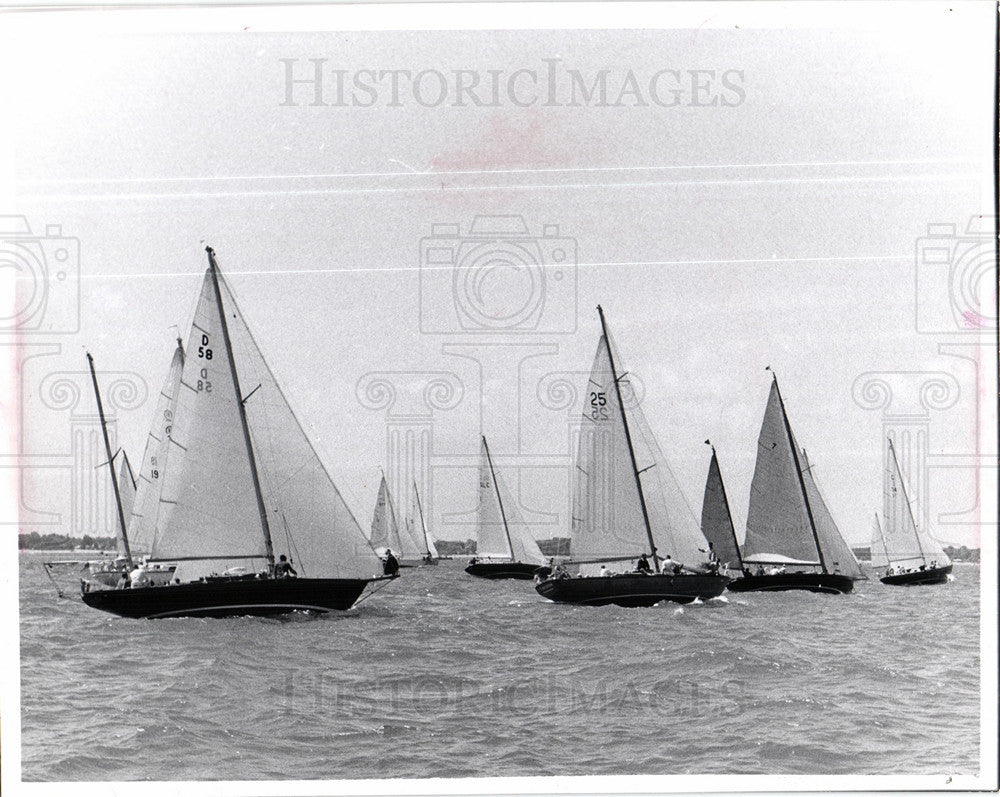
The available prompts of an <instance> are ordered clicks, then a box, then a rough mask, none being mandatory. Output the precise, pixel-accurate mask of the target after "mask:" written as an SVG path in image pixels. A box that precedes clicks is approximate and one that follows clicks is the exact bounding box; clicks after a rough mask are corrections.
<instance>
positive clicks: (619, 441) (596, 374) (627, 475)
mask: <svg viewBox="0 0 1000 797" xmlns="http://www.w3.org/2000/svg"><path fill="white" fill-rule="evenodd" d="M597 312H598V314H599V316H600V319H601V332H602V334H601V338H600V341H599V342H598V345H597V354H596V356H595V358H594V365H593V368H592V370H591V373H590V379H589V381H588V382H587V389H586V395H585V398H584V410H583V420H582V424H583V426H582V428H581V430H580V436H579V446H578V452H577V461H576V479H575V482H576V485H575V492H574V497H573V508H572V520H571V522H572V528H571V542H570V554H571V557H572V559H571V560H570V561H569V562H565V563H563V564H564V565H570V566H575V567H576V568H577V570H578V575H577V577H572V576H570V575H569V573H568V571H567V569H566V567H565V566H559V567H557V568H556V570H555V571H554V572H553V574H552V575H551V576H550V577H548V578H546V579H544V580H542V581H540V582H539V583H537V584H536V585H535V589H536V590H537V591H538V592H539V593H540V594H541V595H543V596H544V597H546V598H549V599H550V600H553V601H562V602H567V603H580V604H587V605H592V606H603V605H607V604H611V603H614V604H617V605H619V606H652V605H654V604H656V603H659V602H660V601H663V600H672V601H677V602H680V603H689V602H691V601H693V600H695V599H701V600H706V599H708V598H714V597H717V596H719V595H721V594H722V593H723V591H725V589H726V584H727V583H728V582H729V579H728V578H727V577H726V576H724V575H721V574H719V573H718V568H717V566H716V564H715V563H711V562H708V561H706V556H705V553H704V550H705V549H706V548H707V541H706V540H705V538H704V536H702V533H701V531H700V529H699V528H698V521H697V520H696V519H695V517H694V514H693V513H692V511H691V508H690V507H689V506H688V504H687V501H686V500H685V498H684V495H683V493H682V492H681V489H680V486H679V485H678V484H677V481H676V479H675V478H674V476H673V473H672V472H671V470H670V466H669V465H668V464H667V461H666V459H665V458H664V456H663V453H662V452H661V451H660V447H659V444H658V443H657V442H656V439H655V437H654V436H653V433H652V430H651V429H650V428H649V424H648V423H647V422H646V418H645V415H644V413H643V412H642V409H641V408H640V407H639V406H638V402H637V401H636V399H635V394H634V392H633V389H632V385H631V381H630V379H629V375H628V372H627V371H625V370H623V369H620V368H619V364H620V362H621V358H619V357H618V356H617V351H616V349H615V346H614V344H613V342H612V340H611V337H610V335H609V333H608V327H607V322H606V320H605V318H604V311H603V310H602V309H601V307H600V306H598V308H597ZM658 545H659V547H658ZM661 549H662V552H661ZM637 560H638V561H637ZM650 560H652V563H651V564H650ZM629 561H630V562H637V563H636V567H635V569H634V570H631V571H630V572H625V573H618V574H613V573H612V570H611V569H608V568H607V565H609V564H610V565H612V568H614V567H615V566H616V565H617V566H620V565H621V563H623V562H629ZM598 565H601V570H600V571H598V570H597V566H598ZM640 568H643V569H642V570H640ZM647 568H648V569H647ZM602 576H603V577H602Z"/></svg>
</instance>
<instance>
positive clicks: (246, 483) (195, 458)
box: [152, 269, 265, 580]
mask: <svg viewBox="0 0 1000 797" xmlns="http://www.w3.org/2000/svg"><path fill="white" fill-rule="evenodd" d="M185 352H186V355H185V358H184V367H183V369H182V371H181V380H180V389H179V391H178V394H177V410H176V417H175V419H174V425H173V429H172V431H171V434H170V437H169V439H170V450H169V454H168V459H169V467H168V468H167V469H166V473H165V475H164V478H163V486H162V488H161V493H160V506H159V513H158V517H157V522H156V529H155V531H154V539H153V546H152V547H153V550H152V555H153V557H154V558H157V559H177V560H182V559H188V558H191V557H204V558H206V559H207V558H213V559H215V560H217V561H218V562H227V563H229V566H236V565H241V566H244V567H248V568H250V567H257V568H259V566H260V565H262V564H263V562H264V557H265V545H264V535H263V527H262V524H261V519H260V514H259V511H258V507H257V499H256V494H255V491H254V486H253V477H252V474H251V470H250V459H249V456H248V452H247V445H246V440H245V439H244V434H243V429H242V421H241V419H240V412H239V405H238V402H239V401H240V400H241V398H242V397H239V396H237V395H236V387H235V383H234V380H233V375H232V371H231V368H230V364H229V356H228V352H227V350H226V345H225V341H224V338H223V333H222V321H221V318H220V316H219V299H218V296H217V294H216V290H215V287H214V284H213V280H212V273H211V269H209V271H207V272H206V273H205V279H204V281H203V282H202V288H201V296H200V298H199V300H198V306H197V308H196V309H195V315H194V320H193V322H192V326H191V334H190V336H189V337H188V341H187V347H186V349H185ZM217 567H218V565H217V564H216V562H206V561H204V560H201V561H191V562H184V563H183V565H182V566H181V567H179V568H178V577H179V578H181V580H187V579H189V578H195V577H197V576H199V575H204V574H206V571H207V572H212V571H213V570H215V569H216V568H217ZM182 571H183V572H182Z"/></svg>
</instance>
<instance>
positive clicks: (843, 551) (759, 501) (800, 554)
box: [743, 378, 862, 578]
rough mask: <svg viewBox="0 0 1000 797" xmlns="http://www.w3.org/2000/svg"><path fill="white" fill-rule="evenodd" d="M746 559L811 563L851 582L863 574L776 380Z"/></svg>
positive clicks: (754, 486) (760, 448)
mask: <svg viewBox="0 0 1000 797" xmlns="http://www.w3.org/2000/svg"><path fill="white" fill-rule="evenodd" d="M743 559H744V561H778V562H793V563H797V564H812V565H815V566H819V567H821V568H822V570H823V572H824V573H826V572H835V573H841V574H843V575H845V576H849V577H851V578H857V577H860V576H861V574H862V572H861V568H860V566H859V565H858V562H857V560H856V559H855V558H854V554H853V553H852V552H851V549H850V547H849V546H848V545H847V543H846V542H845V541H844V538H843V537H842V536H841V534H840V530H839V529H838V528H837V524H836V522H835V521H834V519H833V516H832V515H831V514H830V511H829V509H827V506H826V502H825V501H824V500H823V496H822V494H821V493H820V490H819V487H818V485H817V484H816V480H815V477H814V476H813V473H812V467H811V466H810V465H809V462H808V459H807V457H806V454H805V451H804V450H802V449H800V448H799V447H798V444H797V443H796V441H795V436H794V435H793V434H792V429H791V426H790V424H789V423H788V416H787V415H786V414H785V407H784V404H783V403H782V401H781V392H780V390H779V389H778V380H777V378H774V379H772V381H771V392H770V395H769V396H768V400H767V409H766V410H765V411H764V421H763V423H762V424H761V429H760V436H759V437H758V439H757V463H756V465H755V467H754V474H753V480H752V482H751V483H750V507H749V509H748V511H747V534H746V540H745V542H744V543H743Z"/></svg>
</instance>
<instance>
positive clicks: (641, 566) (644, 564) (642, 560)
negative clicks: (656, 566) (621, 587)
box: [635, 554, 653, 573]
mask: <svg viewBox="0 0 1000 797" xmlns="http://www.w3.org/2000/svg"><path fill="white" fill-rule="evenodd" d="M635 571H636V572H637V573H652V572H653V568H651V567H650V566H649V560H648V559H647V558H646V554H643V555H642V556H640V557H639V561H638V562H636V563H635Z"/></svg>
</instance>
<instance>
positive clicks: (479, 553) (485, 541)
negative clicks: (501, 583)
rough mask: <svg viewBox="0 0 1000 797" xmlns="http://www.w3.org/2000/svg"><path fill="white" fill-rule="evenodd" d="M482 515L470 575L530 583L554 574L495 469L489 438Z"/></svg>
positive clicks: (482, 464) (483, 459) (483, 458)
mask: <svg viewBox="0 0 1000 797" xmlns="http://www.w3.org/2000/svg"><path fill="white" fill-rule="evenodd" d="M478 512H479V523H478V526H477V528H476V555H475V556H474V557H473V558H472V560H471V561H470V562H469V565H468V567H466V568H465V572H466V573H468V574H469V575H470V576H479V577H480V578H488V579H492V580H498V579H507V578H515V579H521V580H527V579H532V578H534V577H535V575H536V574H537V575H542V576H547V575H548V574H549V573H550V572H551V569H550V568H549V567H547V566H545V555H544V554H543V553H542V551H541V549H540V548H539V547H538V543H537V542H536V541H535V538H534V537H533V536H532V534H531V532H530V530H529V529H528V526H527V524H526V523H525V522H524V520H523V519H522V518H521V513H520V512H519V511H518V508H517V504H516V503H515V502H514V501H513V500H511V495H510V491H509V490H508V489H507V485H506V483H505V482H504V481H503V478H502V477H501V476H500V474H499V473H497V472H496V469H495V468H494V467H493V458H492V457H491V456H490V447H489V445H488V444H487V443H486V437H485V436H484V437H483V441H482V446H481V450H480V461H479V509H478Z"/></svg>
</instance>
